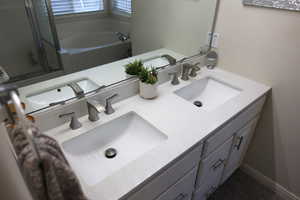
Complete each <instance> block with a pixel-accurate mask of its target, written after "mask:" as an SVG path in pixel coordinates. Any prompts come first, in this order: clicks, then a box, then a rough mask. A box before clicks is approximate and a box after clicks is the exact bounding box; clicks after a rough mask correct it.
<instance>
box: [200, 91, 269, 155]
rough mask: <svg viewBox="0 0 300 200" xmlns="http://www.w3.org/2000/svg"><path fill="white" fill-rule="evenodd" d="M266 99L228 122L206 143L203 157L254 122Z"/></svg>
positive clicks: (257, 102) (260, 100) (261, 99)
mask: <svg viewBox="0 0 300 200" xmlns="http://www.w3.org/2000/svg"><path fill="white" fill-rule="evenodd" d="M265 98H266V97H263V98H260V99H259V100H257V101H256V102H255V103H253V104H252V105H251V106H250V107H248V108H246V110H244V111H242V113H240V114H239V115H238V116H236V117H235V118H234V119H232V120H231V121H230V122H228V123H227V124H226V125H225V126H224V127H223V128H221V129H220V130H219V131H217V132H216V133H215V134H214V135H213V136H211V137H210V138H208V139H207V140H206V141H205V142H204V150H203V157H204V158H205V157H207V156H208V155H209V154H210V153H212V152H213V151H214V150H215V149H217V148H218V147H219V146H221V145H222V144H223V143H224V142H225V141H226V140H228V138H230V137H232V136H233V135H234V134H235V133H236V132H237V131H238V130H240V129H241V128H242V127H243V126H245V124H247V123H248V122H249V121H250V120H252V119H253V118H254V117H255V116H256V115H257V114H259V113H260V111H261V109H262V107H263V104H264V102H265Z"/></svg>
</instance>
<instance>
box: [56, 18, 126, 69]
mask: <svg viewBox="0 0 300 200" xmlns="http://www.w3.org/2000/svg"><path fill="white" fill-rule="evenodd" d="M129 27H130V24H129V23H124V22H119V21H117V20H111V19H101V20H92V21H83V22H82V21H79V22H72V23H64V24H60V25H59V32H60V34H59V35H60V45H61V52H60V53H61V55H62V62H63V65H64V69H65V70H66V71H67V72H75V71H80V70H83V69H88V68H91V67H95V66H99V65H103V64H107V63H110V62H114V61H117V60H120V59H124V58H128V57H130V56H131V41H130V40H127V41H125V42H122V41H120V40H119V38H118V37H117V35H116V32H118V31H119V32H122V33H124V34H127V33H128V31H129Z"/></svg>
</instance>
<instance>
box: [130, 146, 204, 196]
mask: <svg viewBox="0 0 300 200" xmlns="http://www.w3.org/2000/svg"><path fill="white" fill-rule="evenodd" d="M201 150H202V145H199V146H197V147H196V148H194V149H193V150H192V151H190V152H189V153H187V154H185V155H184V156H183V157H182V158H181V159H180V160H178V161H177V162H175V163H174V164H173V165H172V166H170V167H169V168H168V169H166V170H165V171H163V172H162V173H161V174H159V175H157V176H156V177H155V178H154V179H153V180H151V181H150V182H149V183H147V184H146V185H144V186H143V187H141V188H140V189H138V188H137V190H138V191H137V192H136V193H133V194H132V195H130V196H129V197H128V198H126V199H127V200H153V199H156V198H158V197H159V195H161V194H162V193H163V192H165V191H167V189H168V188H170V187H171V186H172V185H174V184H175V183H176V182H177V181H178V180H180V179H181V178H182V177H184V175H185V174H187V173H188V172H189V171H191V170H192V169H193V168H195V167H196V168H197V167H198V164H199V162H200V158H201V156H200V155H201ZM195 176H196V175H195Z"/></svg>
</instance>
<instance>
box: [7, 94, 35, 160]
mask: <svg viewBox="0 0 300 200" xmlns="http://www.w3.org/2000/svg"><path fill="white" fill-rule="evenodd" d="M9 94H10V98H11V100H12V102H13V104H14V106H15V110H16V114H17V117H18V119H19V122H18V123H19V125H20V126H21V128H22V129H23V131H24V134H25V137H26V139H27V141H28V142H29V145H31V146H32V150H33V154H34V155H35V156H36V157H37V158H38V159H40V156H39V154H38V152H37V149H36V145H35V143H34V141H33V138H34V135H33V131H32V129H31V127H30V123H29V121H28V119H27V118H26V116H25V111H24V109H23V108H22V104H21V100H20V98H19V96H18V95H17V93H16V92H15V91H11V92H10V93H9Z"/></svg>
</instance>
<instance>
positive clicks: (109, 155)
mask: <svg viewBox="0 0 300 200" xmlns="http://www.w3.org/2000/svg"><path fill="white" fill-rule="evenodd" d="M117 154H118V152H117V150H116V149H114V148H109V149H107V150H105V157H106V158H109V159H112V158H114V157H116V155H117Z"/></svg>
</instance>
